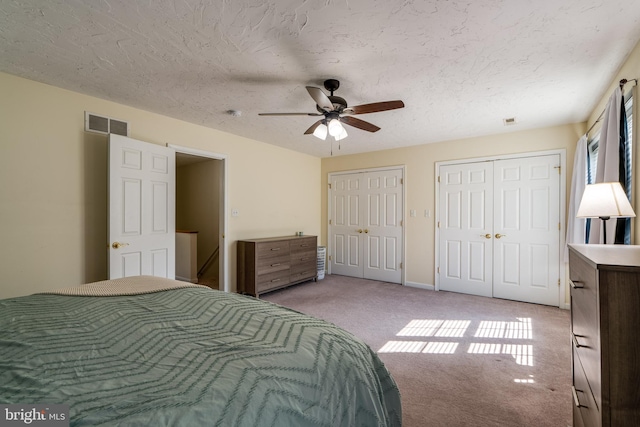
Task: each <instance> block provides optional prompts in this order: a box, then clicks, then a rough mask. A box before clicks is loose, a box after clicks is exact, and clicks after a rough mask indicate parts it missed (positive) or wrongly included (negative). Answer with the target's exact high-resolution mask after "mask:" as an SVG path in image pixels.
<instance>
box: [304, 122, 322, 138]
mask: <svg viewBox="0 0 640 427" xmlns="http://www.w3.org/2000/svg"><path fill="white" fill-rule="evenodd" d="M320 123H322V120H318V121H317V122H315V123H314V124H312V125H311V127H310V128H309V129H307V130H306V131H305V132H304V134H305V135H310V134H312V133H313V131H314V130H316V128H317V127H318V126H320Z"/></svg>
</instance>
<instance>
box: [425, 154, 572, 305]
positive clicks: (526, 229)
mask: <svg viewBox="0 0 640 427" xmlns="http://www.w3.org/2000/svg"><path fill="white" fill-rule="evenodd" d="M560 168H561V158H560V154H548V155H531V156H525V157H517V158H508V159H495V160H482V161H473V160H469V161H465V162H456V163H448V164H438V165H437V175H438V176H437V180H438V182H437V193H438V195H437V204H438V206H437V213H438V217H437V218H436V221H437V224H436V235H437V237H436V246H437V248H436V250H437V257H436V286H437V289H439V290H444V291H453V292H461V293H467V294H473V295H481V296H487V297H495V298H504V299H510V300H516V301H524V302H532V303H538V304H546V305H553V306H558V304H559V300H560V296H559V294H560V229H561V228H562V227H561V222H560V210H561V208H560V177H561V169H560Z"/></svg>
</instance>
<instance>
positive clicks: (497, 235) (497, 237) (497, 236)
mask: <svg viewBox="0 0 640 427" xmlns="http://www.w3.org/2000/svg"><path fill="white" fill-rule="evenodd" d="M501 237H507V235H506V234H500V233H498V234H496V239H499V238H501Z"/></svg>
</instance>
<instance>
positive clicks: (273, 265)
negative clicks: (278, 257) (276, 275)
mask: <svg viewBox="0 0 640 427" xmlns="http://www.w3.org/2000/svg"><path fill="white" fill-rule="evenodd" d="M279 265H280V263H279V262H278V263H276V264H271V267H277V266H279Z"/></svg>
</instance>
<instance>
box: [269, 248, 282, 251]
mask: <svg viewBox="0 0 640 427" xmlns="http://www.w3.org/2000/svg"><path fill="white" fill-rule="evenodd" d="M271 250H272V251H279V250H280V248H271Z"/></svg>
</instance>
